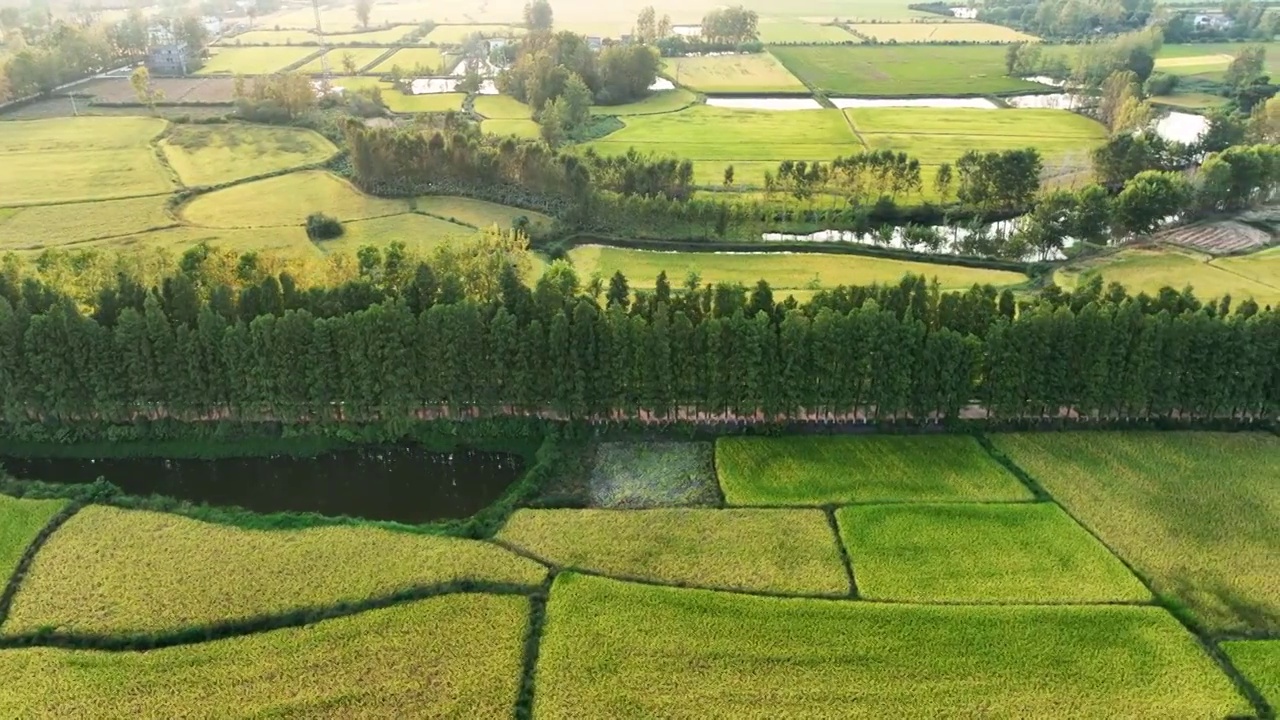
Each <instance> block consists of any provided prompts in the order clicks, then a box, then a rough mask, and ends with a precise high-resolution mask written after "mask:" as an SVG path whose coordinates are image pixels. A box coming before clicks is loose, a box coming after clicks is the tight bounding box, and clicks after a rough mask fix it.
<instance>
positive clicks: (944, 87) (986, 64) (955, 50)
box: [770, 45, 1044, 97]
mask: <svg viewBox="0 0 1280 720" xmlns="http://www.w3.org/2000/svg"><path fill="white" fill-rule="evenodd" d="M770 52H772V53H773V54H774V55H776V56H777V57H778V59H779V60H781V61H782V63H783V64H784V65H786V66H787V68H788V69H789V70H791V72H792V73H794V74H795V75H796V77H798V78H800V79H801V80H803V81H804V82H806V83H808V84H809V85H812V86H813V87H815V88H817V89H819V90H822V91H823V92H826V93H834V94H845V95H873V96H887V97H899V96H913V95H957V94H965V95H974V94H988V93H994V94H999V93H1006V92H1015V91H1018V90H1033V89H1043V87H1044V86H1043V85H1038V84H1036V83H1033V82H1029V81H1026V80H1021V79H1018V78H1011V77H1008V76H1006V75H1005V65H1004V56H1005V48H1003V47H1000V46H998V45H902V46H892V47H886V46H884V45H877V46H856V45H855V46H852V47H846V46H829V47H823V46H819V47H774V48H770Z"/></svg>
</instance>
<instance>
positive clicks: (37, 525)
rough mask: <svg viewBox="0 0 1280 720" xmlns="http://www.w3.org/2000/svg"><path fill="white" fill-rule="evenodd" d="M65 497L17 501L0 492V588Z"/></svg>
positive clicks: (61, 505)
mask: <svg viewBox="0 0 1280 720" xmlns="http://www.w3.org/2000/svg"><path fill="white" fill-rule="evenodd" d="M66 506H67V501H66V500H20V499H18V498H12V497H9V496H8V495H0V587H3V586H4V584H5V583H8V582H9V578H10V577H11V576H12V575H13V571H14V570H16V569H17V568H18V561H19V560H20V559H21V558H22V555H23V553H25V552H26V551H27V546H29V545H30V544H31V541H32V540H35V538H36V535H38V534H39V533H40V531H41V530H43V529H44V527H45V526H46V525H48V524H49V520H51V519H52V518H53V516H54V515H57V514H58V513H59V512H60V511H61V510H62V509H63V508H64V507H66Z"/></svg>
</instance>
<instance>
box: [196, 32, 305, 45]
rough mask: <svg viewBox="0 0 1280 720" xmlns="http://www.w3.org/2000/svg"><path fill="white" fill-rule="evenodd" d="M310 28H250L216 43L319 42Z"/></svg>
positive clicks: (294, 43) (270, 43)
mask: <svg viewBox="0 0 1280 720" xmlns="http://www.w3.org/2000/svg"><path fill="white" fill-rule="evenodd" d="M319 42H320V38H319V36H317V35H316V34H315V33H314V32H311V31H310V30H250V31H249V32H244V33H240V34H239V35H236V36H234V37H224V38H222V39H220V40H218V41H217V42H216V43H214V44H215V45H304V44H307V43H319Z"/></svg>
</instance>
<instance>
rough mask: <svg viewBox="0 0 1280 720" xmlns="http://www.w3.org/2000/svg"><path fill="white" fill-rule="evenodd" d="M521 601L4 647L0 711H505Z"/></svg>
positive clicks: (158, 714)
mask: <svg viewBox="0 0 1280 720" xmlns="http://www.w3.org/2000/svg"><path fill="white" fill-rule="evenodd" d="M376 559H377V556H376V555H373V556H371V557H370V558H369V560H370V561H371V562H374V561H376ZM222 581H223V583H225V584H226V585H234V584H238V583H240V582H242V580H241V579H240V578H236V577H226V578H222ZM528 609H529V601H528V600H527V599H526V598H524V597H519V596H511V597H499V596H489V595H450V596H446V597H438V598H431V599H428V600H422V601H419V602H414V603H409V604H406V605H401V606H398V607H393V608H387V609H383V610H374V611H370V612H366V613H360V614H358V615H354V616H351V617H345V618H339V619H335V620H328V621H325V622H321V623H318V624H315V625H310V626H307V627H301V628H290V629H285V630H275V631H272V632H267V633H261V634H257V635H246V636H242V637H236V638H229V639H226V640H217V641H213V642H208V643H200V644H196V645H185V646H181V647H173V648H166V649H163V650H153V651H150V652H145V653H135V652H98V651H91V650H55V649H51V648H29V649H22V650H6V651H4V652H3V653H0V674H2V675H3V676H4V678H5V682H4V685H3V687H0V715H3V716H4V717H61V718H90V717H135V718H165V719H166V720H167V719H168V718H177V717H208V718H213V717H341V718H385V717H405V716H406V714H408V715H415V716H419V717H422V716H424V715H420V713H425V714H426V716H430V717H489V718H496V717H506V716H510V715H511V712H512V708H513V706H514V703H515V701H516V693H517V691H518V685H519V681H520V674H521V657H522V652H523V645H524V634H525V630H526V627H527V625H528Z"/></svg>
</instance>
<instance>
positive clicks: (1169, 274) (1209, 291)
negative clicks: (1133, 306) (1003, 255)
mask: <svg viewBox="0 0 1280 720" xmlns="http://www.w3.org/2000/svg"><path fill="white" fill-rule="evenodd" d="M1095 275H1101V276H1102V280H1103V282H1104V283H1111V282H1118V283H1120V284H1121V285H1124V286H1125V288H1126V289H1127V290H1128V291H1129V292H1131V293H1139V292H1145V293H1148V294H1150V295H1155V294H1156V293H1157V292H1159V291H1160V288H1163V287H1171V288H1174V289H1177V290H1181V289H1183V288H1184V287H1187V286H1188V285H1190V286H1191V288H1192V289H1193V290H1194V291H1195V294H1196V297H1198V298H1200V299H1201V300H1211V299H1214V298H1220V297H1222V296H1224V295H1230V296H1231V299H1232V301H1233V303H1235V304H1239V303H1240V302H1241V301H1243V300H1246V299H1248V298H1253V299H1254V300H1255V301H1257V302H1258V303H1259V304H1260V305H1268V304H1272V305H1273V304H1275V303H1277V302H1280V252H1276V251H1274V250H1272V251H1263V252H1258V253H1252V254H1249V255H1242V256H1240V257H1224V258H1218V259H1211V258H1210V257H1209V256H1208V255H1204V254H1202V253H1197V252H1194V251H1192V250H1183V249H1175V248H1170V247H1161V248H1153V249H1147V248H1131V249H1127V250H1121V251H1120V252H1118V253H1114V254H1111V255H1106V256H1104V257H1100V258H1096V259H1092V260H1083V261H1080V262H1075V263H1071V264H1069V265H1066V266H1064V267H1062V268H1059V269H1058V270H1057V271H1056V272H1054V276H1053V280H1054V282H1055V283H1057V284H1058V285H1059V286H1061V287H1064V288H1067V289H1071V288H1074V287H1076V286H1077V285H1080V284H1083V283H1085V282H1087V281H1088V280H1089V279H1090V278H1092V277H1093V276H1095Z"/></svg>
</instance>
